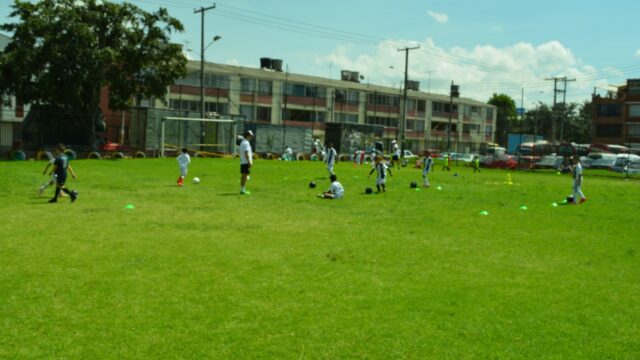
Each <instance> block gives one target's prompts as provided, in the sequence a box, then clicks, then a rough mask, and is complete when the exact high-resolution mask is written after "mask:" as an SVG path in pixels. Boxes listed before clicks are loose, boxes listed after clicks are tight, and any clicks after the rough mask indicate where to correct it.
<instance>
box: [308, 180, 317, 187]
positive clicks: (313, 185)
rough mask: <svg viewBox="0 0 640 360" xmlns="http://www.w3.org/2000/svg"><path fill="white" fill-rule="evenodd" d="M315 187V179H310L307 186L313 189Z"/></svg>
mask: <svg viewBox="0 0 640 360" xmlns="http://www.w3.org/2000/svg"><path fill="white" fill-rule="evenodd" d="M315 187H316V182H315V181H312V182H310V183H309V188H310V189H315Z"/></svg>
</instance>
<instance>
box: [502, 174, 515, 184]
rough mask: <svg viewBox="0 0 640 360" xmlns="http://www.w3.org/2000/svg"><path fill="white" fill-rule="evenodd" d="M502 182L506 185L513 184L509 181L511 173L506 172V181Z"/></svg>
mask: <svg viewBox="0 0 640 360" xmlns="http://www.w3.org/2000/svg"><path fill="white" fill-rule="evenodd" d="M504 183H505V184H507V185H513V182H512V181H511V173H509V174H507V181H505V182H504Z"/></svg>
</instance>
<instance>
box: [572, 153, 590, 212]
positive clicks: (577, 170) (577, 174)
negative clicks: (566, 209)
mask: <svg viewBox="0 0 640 360" xmlns="http://www.w3.org/2000/svg"><path fill="white" fill-rule="evenodd" d="M573 164H574V166H573V201H574V204H575V202H576V201H578V196H580V204H582V203H583V202H585V201H587V197H586V196H584V194H583V193H582V165H581V164H580V159H579V158H578V157H576V158H574V159H573Z"/></svg>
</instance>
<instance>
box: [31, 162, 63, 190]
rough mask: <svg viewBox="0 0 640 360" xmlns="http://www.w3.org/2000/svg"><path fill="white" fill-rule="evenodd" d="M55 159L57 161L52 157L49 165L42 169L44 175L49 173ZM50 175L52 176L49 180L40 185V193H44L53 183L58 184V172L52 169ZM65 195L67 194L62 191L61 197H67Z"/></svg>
mask: <svg viewBox="0 0 640 360" xmlns="http://www.w3.org/2000/svg"><path fill="white" fill-rule="evenodd" d="M55 161H56V158H52V159H51V160H50V161H49V162H48V163H47V166H46V167H45V168H44V170H43V171H42V175H45V174H46V173H47V170H49V167H51V166H52V165H53V163H54V162H55ZM49 176H50V178H49V180H47V182H45V183H44V184H42V185H40V186H39V187H38V195H42V193H43V192H44V190H45V189H46V188H48V187H49V186H51V185H55V184H56V174H55V173H54V172H53V170H52V171H51V173H49ZM65 196H66V195H65V194H64V193H60V197H65Z"/></svg>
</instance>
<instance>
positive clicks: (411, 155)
mask: <svg viewBox="0 0 640 360" xmlns="http://www.w3.org/2000/svg"><path fill="white" fill-rule="evenodd" d="M404 158H405V159H417V158H418V155H416V154H414V153H412V152H411V150H405V151H404Z"/></svg>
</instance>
